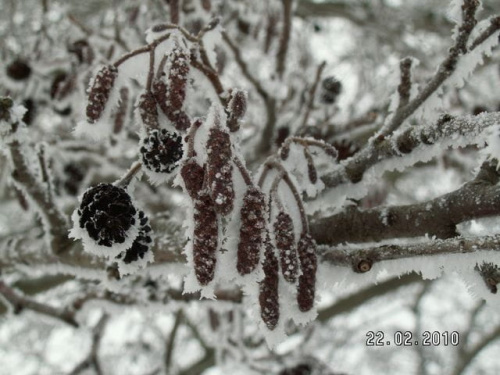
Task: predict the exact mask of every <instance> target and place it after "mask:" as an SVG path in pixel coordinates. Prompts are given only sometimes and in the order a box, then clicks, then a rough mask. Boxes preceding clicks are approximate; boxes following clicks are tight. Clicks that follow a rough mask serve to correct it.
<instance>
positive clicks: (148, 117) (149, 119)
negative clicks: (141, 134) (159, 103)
mask: <svg viewBox="0 0 500 375" xmlns="http://www.w3.org/2000/svg"><path fill="white" fill-rule="evenodd" d="M138 106H139V115H140V116H141V120H142V122H143V124H144V125H145V126H146V128H149V129H158V128H159V127H160V123H159V120H158V109H157V108H156V99H155V97H154V95H153V94H152V93H151V92H150V91H146V92H145V93H144V94H142V95H141V96H140V98H139V105H138Z"/></svg>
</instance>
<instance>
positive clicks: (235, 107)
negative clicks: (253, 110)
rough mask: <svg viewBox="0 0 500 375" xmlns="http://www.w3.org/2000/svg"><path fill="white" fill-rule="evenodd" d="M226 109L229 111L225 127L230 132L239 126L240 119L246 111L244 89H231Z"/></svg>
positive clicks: (236, 129)
mask: <svg viewBox="0 0 500 375" xmlns="http://www.w3.org/2000/svg"><path fill="white" fill-rule="evenodd" d="M227 111H228V113H229V116H228V119H227V127H228V128H229V130H231V131H232V132H235V131H238V129H239V128H240V119H242V118H243V116H244V115H245V113H246V111H247V96H246V93H245V91H242V90H234V91H233V93H232V95H231V100H230V101H229V103H228V105H227Z"/></svg>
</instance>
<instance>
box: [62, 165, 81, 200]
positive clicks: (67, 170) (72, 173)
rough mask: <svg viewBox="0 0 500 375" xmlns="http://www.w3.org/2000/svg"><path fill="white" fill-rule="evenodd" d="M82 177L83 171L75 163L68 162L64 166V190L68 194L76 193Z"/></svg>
mask: <svg viewBox="0 0 500 375" xmlns="http://www.w3.org/2000/svg"><path fill="white" fill-rule="evenodd" d="M84 178H85V174H84V171H83V170H82V168H80V167H79V166H78V165H77V164H73V163H70V164H66V165H65V166H64V190H66V192H67V193H68V194H70V195H77V194H78V191H79V189H80V184H81V182H82V181H83V179H84Z"/></svg>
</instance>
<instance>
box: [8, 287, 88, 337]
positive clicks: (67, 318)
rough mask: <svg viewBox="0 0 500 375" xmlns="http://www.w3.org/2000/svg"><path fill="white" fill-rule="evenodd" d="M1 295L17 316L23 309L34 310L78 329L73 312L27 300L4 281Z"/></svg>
mask: <svg viewBox="0 0 500 375" xmlns="http://www.w3.org/2000/svg"><path fill="white" fill-rule="evenodd" d="M0 295H1V296H2V297H3V298H4V299H5V300H6V301H7V302H8V303H10V304H11V305H12V307H13V308H14V312H15V313H16V314H17V313H19V312H21V311H22V310H23V309H28V310H32V311H34V312H37V313H40V314H42V315H46V316H50V317H52V318H55V319H58V320H61V321H63V322H65V323H67V324H69V325H71V326H73V327H78V326H79V324H78V322H77V321H76V320H75V317H74V315H73V313H72V312H69V311H66V310H61V309H58V308H55V307H52V306H49V305H46V304H43V303H40V302H37V301H35V300H32V299H30V298H27V297H25V296H23V295H21V294H19V293H17V292H16V291H15V290H14V289H12V288H11V287H9V286H8V285H7V284H5V283H4V282H3V281H2V280H0Z"/></svg>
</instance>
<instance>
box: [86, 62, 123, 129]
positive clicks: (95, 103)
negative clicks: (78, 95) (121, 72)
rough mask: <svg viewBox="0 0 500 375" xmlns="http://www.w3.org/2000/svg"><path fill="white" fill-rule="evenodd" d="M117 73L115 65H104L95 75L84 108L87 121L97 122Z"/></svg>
mask: <svg viewBox="0 0 500 375" xmlns="http://www.w3.org/2000/svg"><path fill="white" fill-rule="evenodd" d="M117 74H118V69H116V67H115V66H113V65H106V66H104V67H103V68H101V70H100V71H99V72H98V73H97V75H96V76H95V79H94V83H93V84H92V87H91V89H90V91H89V98H88V102H87V109H86V114H87V121H88V122H89V123H90V124H94V123H95V122H97V120H99V118H100V117H101V115H102V113H103V112H104V108H105V107H106V103H107V102H108V100H109V96H110V93H111V89H112V88H113V85H114V83H115V79H116V76H117Z"/></svg>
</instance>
